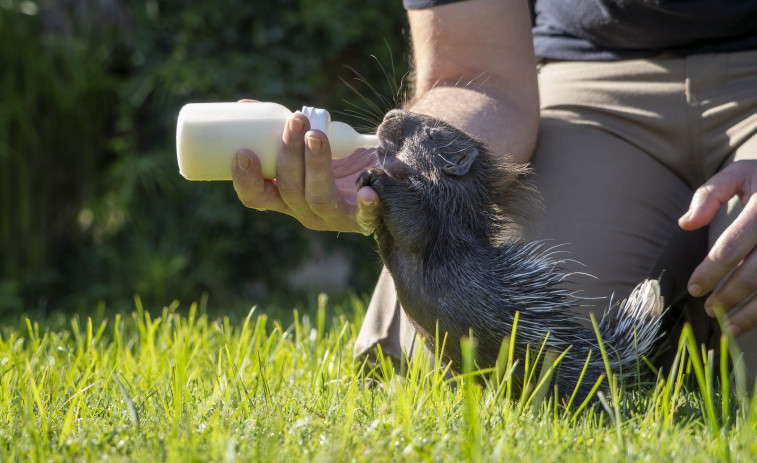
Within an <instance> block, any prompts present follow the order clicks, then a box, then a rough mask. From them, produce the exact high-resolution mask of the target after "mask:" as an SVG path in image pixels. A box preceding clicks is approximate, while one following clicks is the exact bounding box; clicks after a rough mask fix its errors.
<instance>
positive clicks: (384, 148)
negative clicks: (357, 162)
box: [357, 110, 663, 398]
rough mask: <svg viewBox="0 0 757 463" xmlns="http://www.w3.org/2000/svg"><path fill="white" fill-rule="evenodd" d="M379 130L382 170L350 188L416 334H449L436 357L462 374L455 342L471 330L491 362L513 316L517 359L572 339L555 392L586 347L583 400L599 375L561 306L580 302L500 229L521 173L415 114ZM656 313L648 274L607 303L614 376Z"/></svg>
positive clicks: (650, 333) (537, 254)
mask: <svg viewBox="0 0 757 463" xmlns="http://www.w3.org/2000/svg"><path fill="white" fill-rule="evenodd" d="M378 137H379V142H380V147H379V148H378V152H377V155H378V160H379V164H380V166H381V168H380V169H377V168H373V169H368V170H366V171H364V172H363V173H362V174H361V176H360V177H359V178H358V181H357V186H358V188H360V187H362V186H370V187H372V188H373V189H374V190H375V191H376V192H377V193H378V195H379V198H380V200H381V207H382V220H381V223H380V225H379V226H378V228H377V229H376V231H375V237H376V240H377V242H378V249H379V254H380V255H381V259H382V260H383V262H384V264H385V265H386V267H387V268H388V270H389V271H390V273H391V274H392V277H393V279H394V283H395V287H396V289H397V295H398V297H399V300H400V303H401V304H402V307H403V308H404V310H405V312H406V314H407V315H408V318H409V319H410V320H411V322H412V323H413V325H414V326H415V327H416V329H417V330H418V332H419V333H420V334H421V335H422V336H423V337H424V338H425V339H426V342H427V343H429V344H430V345H433V343H434V342H435V332H436V327H437V323H438V329H439V333H440V335H444V333H447V334H448V342H447V344H446V346H445V351H444V357H445V360H446V361H449V362H451V363H452V367H453V369H455V370H457V371H460V369H461V366H462V352H461V347H460V339H461V338H462V337H464V336H468V334H469V330H471V329H472V331H473V335H474V337H475V338H476V339H477V341H478V349H477V358H476V361H477V362H478V366H479V367H490V366H493V365H495V362H496V359H497V355H498V353H499V349H500V346H501V343H502V340H503V339H504V338H505V337H508V336H510V335H511V332H512V327H513V321H514V317H515V314H516V312H519V313H520V315H519V322H518V328H517V330H516V335H515V342H516V344H515V346H516V348H515V356H516V358H521V359H522V358H523V356H524V355H525V350H526V348H527V346H530V348H532V349H535V348H539V346H540V345H541V343H542V342H543V341H544V339H545V337H546V347H548V348H550V349H552V350H553V351H555V352H556V353H558V354H559V353H562V352H563V351H565V350H566V349H568V347H570V350H569V351H568V353H567V354H566V355H565V357H564V358H563V359H562V361H561V362H560V364H559V365H558V368H557V375H556V378H555V376H553V382H556V383H557V385H558V390H559V391H560V393H561V394H570V393H571V392H572V391H573V390H574V388H575V386H576V382H577V380H578V378H579V376H580V374H581V371H582V370H583V368H584V364H585V362H586V359H587V356H588V355H589V352H590V351H591V352H592V354H591V359H590V361H589V364H588V367H587V370H586V375H585V377H584V380H583V381H582V382H581V384H580V385H579V390H578V392H579V394H578V395H579V398H583V397H586V395H588V393H589V392H590V389H591V387H592V386H593V385H594V383H595V381H596V380H597V378H598V377H599V376H600V375H602V374H604V373H605V365H604V363H603V360H602V356H601V355H600V350H599V344H598V341H597V338H596V334H595V333H594V332H593V331H592V330H590V329H587V328H585V327H584V326H583V325H581V324H579V323H577V322H576V321H575V317H576V315H575V314H574V313H572V312H571V311H570V310H569V309H570V308H571V307H573V306H575V305H577V304H578V303H579V300H578V299H577V298H576V297H575V296H574V294H573V293H572V292H571V291H570V290H568V289H565V286H564V285H563V284H562V283H564V280H565V277H566V272H565V271H564V270H563V269H561V267H560V260H558V259H556V258H555V257H554V255H553V254H552V253H550V251H549V250H548V249H544V248H543V246H542V245H540V244H538V243H523V242H521V241H518V240H517V239H515V238H513V236H514V235H517V234H514V233H512V232H511V231H510V230H511V227H510V225H511V224H512V222H513V221H512V218H513V217H515V216H518V215H522V214H520V213H519V212H518V211H516V210H513V209H515V208H517V207H523V206H522V204H523V202H519V201H517V199H518V198H519V197H521V198H522V196H523V194H524V192H528V187H527V186H524V183H523V182H522V181H521V179H520V177H521V176H522V175H524V174H525V173H526V169H525V168H523V167H520V166H517V165H515V164H514V163H512V162H509V161H508V160H506V159H502V158H501V157H499V156H495V155H493V154H492V153H491V151H490V150H489V149H488V148H487V147H486V146H484V145H483V144H482V143H481V142H479V141H477V140H475V139H473V138H472V137H470V136H469V135H467V134H465V133H464V132H462V131H460V130H458V129H457V128H455V127H453V126H451V125H449V124H446V123H444V122H442V121H440V120H437V119H434V118H432V117H428V116H424V115H420V114H414V113H410V112H405V111H400V110H394V111H391V112H389V113H387V115H386V116H385V118H384V121H383V122H382V124H381V125H380V126H379V129H378ZM515 204H520V205H521V206H514V205H515ZM662 309H663V305H662V298H661V297H660V292H659V285H658V283H657V281H656V280H648V281H646V282H644V283H642V284H640V285H639V286H638V287H637V288H636V289H635V290H634V291H633V293H632V294H631V296H630V297H629V298H628V299H627V300H625V301H623V302H621V303H620V304H614V305H612V306H611V307H609V308H608V309H607V310H606V311H605V314H604V316H603V317H602V319H601V321H600V322H599V331H600V334H601V336H602V338H603V340H604V342H605V343H606V345H607V349H606V350H607V353H608V356H609V360H610V365H611V368H612V370H613V372H614V373H618V374H620V375H621V376H625V375H631V374H635V372H636V365H637V361H638V357H639V356H640V355H645V354H648V353H649V352H650V351H651V349H652V348H653V346H654V344H655V342H656V341H657V339H658V338H659V335H660V333H659V331H660V324H661V317H662V312H663V310H662ZM547 333H549V335H548V336H547ZM605 384H606V382H605Z"/></svg>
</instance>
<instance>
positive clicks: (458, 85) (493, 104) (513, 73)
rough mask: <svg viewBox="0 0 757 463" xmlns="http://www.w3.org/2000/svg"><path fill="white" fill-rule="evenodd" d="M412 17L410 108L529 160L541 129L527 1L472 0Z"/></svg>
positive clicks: (414, 13) (518, 159) (522, 160)
mask: <svg viewBox="0 0 757 463" xmlns="http://www.w3.org/2000/svg"><path fill="white" fill-rule="evenodd" d="M408 16H409V19H410V25H411V30H412V38H413V51H414V63H415V72H414V79H413V84H414V92H415V94H414V98H413V100H412V101H411V103H410V104H409V107H408V109H410V110H412V111H415V112H420V113H425V114H429V115H431V116H434V117H437V118H439V119H442V120H445V121H446V122H449V123H451V124H453V125H455V126H457V127H459V128H461V129H463V130H465V131H466V132H468V133H470V134H471V135H473V136H475V137H476V138H479V139H480V140H482V141H484V142H485V143H487V144H488V145H490V146H491V147H492V148H493V149H494V150H495V151H496V152H498V153H500V154H502V155H509V156H511V157H512V158H513V159H514V160H515V161H516V162H520V163H525V162H527V161H528V160H529V159H530V157H531V153H532V151H533V148H534V145H535V142H536V132H537V129H538V123H539V97H538V87H537V81H536V70H535V58H534V54H533V47H532V44H531V31H530V21H529V16H528V5H527V2H525V1H521V0H511V1H509V2H502V1H494V0H473V1H468V2H462V3H454V4H450V5H442V6H438V7H434V8H428V9H423V10H411V11H409V12H408Z"/></svg>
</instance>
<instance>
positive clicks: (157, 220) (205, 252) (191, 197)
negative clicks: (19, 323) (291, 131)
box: [0, 0, 408, 314]
mask: <svg viewBox="0 0 757 463" xmlns="http://www.w3.org/2000/svg"><path fill="white" fill-rule="evenodd" d="M405 35H406V16H405V13H404V11H403V10H402V6H401V2H400V1H399V0H394V1H391V2H385V1H383V0H321V1H312V0H310V1H306V0H278V1H266V2H264V1H252V2H250V1H235V0H216V1H213V2H206V1H200V0H160V1H158V0H130V1H127V0H78V1H77V0H51V1H47V2H45V1H41V0H40V1H36V2H34V1H28V0H27V1H19V0H0V63H2V65H0V257H1V265H2V266H1V267H0V314H2V313H6V314H7V313H8V312H10V311H22V310H25V311H28V310H38V311H42V312H44V311H46V310H48V309H47V308H48V307H50V308H56V309H57V308H63V309H72V310H80V309H83V308H86V307H91V306H92V305H93V304H95V303H96V302H97V301H100V300H103V301H108V303H109V304H113V303H118V301H130V300H131V298H132V295H133V294H135V293H137V294H139V295H140V296H141V298H142V299H143V300H144V301H145V302H146V303H148V304H167V303H169V302H170V301H172V300H174V299H180V300H181V301H182V302H191V301H194V300H197V299H199V298H200V297H201V295H202V294H203V293H208V294H210V298H211V301H212V302H214V303H216V305H225V306H228V307H232V306H235V305H239V304H243V305H249V304H251V303H281V304H291V303H294V302H296V299H297V298H300V297H306V296H307V295H303V294H294V293H293V292H292V291H290V290H289V288H288V287H287V281H286V278H285V275H286V274H287V272H289V271H290V270H291V269H293V268H296V267H297V266H298V265H299V264H300V263H302V262H303V261H305V260H307V259H308V258H309V256H311V255H312V254H313V253H314V252H321V253H326V254H329V253H341V254H344V255H345V256H347V258H348V259H349V260H350V261H351V263H352V264H353V273H352V277H351V281H350V287H351V288H352V289H354V290H355V291H356V292H363V291H369V290H370V288H371V286H372V285H373V282H374V279H375V277H376V275H377V272H378V269H379V261H378V258H377V256H376V253H375V251H374V250H373V242H372V240H371V239H370V238H367V237H363V236H358V235H350V234H339V235H337V234H335V233H326V232H313V231H309V230H305V229H303V228H302V227H301V226H300V225H299V224H298V223H297V222H296V221H294V220H292V219H290V218H288V217H286V216H283V215H280V214H275V213H267V214H264V213H257V212H254V211H249V210H246V209H245V208H244V207H243V206H242V205H241V203H240V202H239V201H238V200H237V198H236V195H235V193H234V191H233V188H232V185H231V183H229V182H199V183H198V182H187V181H186V180H184V179H183V178H181V177H180V176H179V174H178V169H177V166H176V158H175V145H174V143H175V142H174V140H175V139H174V136H175V123H176V116H177V114H178V111H179V109H180V108H181V106H182V105H183V104H185V103H188V102H202V101H235V100H237V99H240V98H245V97H246V98H256V99H260V100H265V101H276V102H279V103H282V104H284V105H286V106H288V107H290V108H292V109H296V108H299V107H300V106H302V105H303V104H307V105H309V106H317V107H324V108H328V109H329V110H331V111H332V114H335V115H337V116H336V117H335V118H336V119H340V120H344V121H346V122H348V123H351V124H353V125H356V126H360V125H365V123H364V121H360V120H355V119H350V118H349V117H347V116H345V115H339V114H340V111H349V110H350V109H351V108H354V107H358V108H367V106H368V103H366V102H363V101H362V100H361V99H360V97H359V96H358V95H356V94H355V93H353V92H352V91H351V90H350V88H349V86H348V85H347V84H345V83H344V82H342V81H341V80H340V79H346V80H347V81H350V82H351V83H350V85H355V86H356V87H357V88H358V90H359V91H360V93H363V94H365V95H368V96H371V95H370V93H371V90H370V89H369V88H368V87H367V86H366V85H364V84H361V83H360V82H357V81H354V80H353V78H354V77H355V74H354V73H353V70H352V69H354V70H355V71H356V72H358V73H359V74H361V75H362V76H364V77H365V80H366V81H367V82H370V83H371V84H372V85H374V86H375V87H376V88H377V89H378V91H379V93H380V94H383V95H384V96H386V97H387V98H389V99H390V100H391V99H392V93H393V92H394V91H395V90H396V89H395V85H396V84H397V83H399V81H400V80H401V79H402V77H403V75H404V74H405V73H406V71H407V62H408V56H407V51H405V50H406V49H407V46H406V42H407V37H406V36H405ZM392 53H393V54H392ZM382 67H383V69H382ZM387 73H388V74H389V77H387V75H385V74H387ZM373 99H374V101H375V100H376V98H375V97H373ZM377 104H379V105H380V106H381V108H382V109H389V108H388V107H387V106H389V105H391V103H386V102H383V103H382V102H377Z"/></svg>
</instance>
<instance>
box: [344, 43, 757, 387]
mask: <svg viewBox="0 0 757 463" xmlns="http://www.w3.org/2000/svg"><path fill="white" fill-rule="evenodd" d="M539 67H540V68H539V90H540V97H541V127H540V131H539V137H538V144H537V149H536V151H535V154H534V157H533V167H534V172H535V174H534V176H533V181H534V182H535V183H536V185H537V186H538V188H539V190H540V193H541V195H542V197H543V206H544V209H543V212H542V213H541V214H540V215H539V216H538V218H537V220H536V221H535V222H536V223H535V224H529V225H528V227H527V230H528V231H527V232H526V237H525V238H526V239H528V240H533V239H540V240H548V243H549V244H551V245H559V248H558V249H561V250H563V251H564V252H565V253H566V254H565V256H563V257H565V258H566V259H568V260H567V266H568V270H569V271H571V272H576V273H575V274H574V275H573V276H572V277H571V278H570V280H571V281H572V286H573V287H574V288H580V291H581V293H580V295H581V296H584V297H585V299H584V304H583V305H582V306H581V307H579V308H578V309H577V311H578V312H579V315H580V317H579V318H588V314H589V313H590V312H593V313H595V316H597V317H598V318H599V317H600V316H601V312H602V310H603V309H604V308H605V307H606V306H607V305H608V303H609V301H610V298H611V297H612V298H613V300H619V299H623V298H625V297H626V296H628V294H630V292H631V290H632V289H633V288H634V286H635V285H636V284H637V283H639V282H641V281H642V280H644V279H645V278H661V285H662V288H663V295H664V296H665V298H666V304H668V305H672V306H673V308H672V309H671V312H672V313H673V315H674V318H675V320H673V322H674V323H673V325H672V326H667V327H665V329H666V332H667V333H668V334H667V337H666V339H667V340H669V341H670V342H671V343H672V344H673V345H674V346H675V343H677V341H678V333H679V332H680V325H681V324H682V323H683V322H684V321H689V322H691V323H692V325H693V327H694V329H695V333H696V335H697V338H698V340H699V341H700V342H703V343H705V344H706V345H707V346H708V347H714V346H716V345H717V340H718V338H719V330H718V326H717V323H716V322H715V321H714V320H713V319H710V318H709V317H707V315H706V314H705V312H704V309H703V307H702V302H703V300H702V299H699V300H698V299H695V298H692V297H690V296H688V294H687V292H686V283H687V281H688V278H689V276H690V275H691V272H692V271H693V269H694V268H695V267H696V265H698V263H699V262H701V260H702V259H703V258H704V256H705V255H706V253H707V251H708V249H709V246H710V245H711V244H712V243H714V241H715V239H716V238H717V237H718V236H719V235H720V234H721V233H722V231H723V230H725V228H726V227H727V226H728V224H729V223H730V222H731V221H732V220H733V219H734V218H735V217H736V215H737V214H738V213H739V212H740V210H741V206H740V203H739V201H738V198H734V199H733V200H732V201H731V202H730V203H728V205H727V206H724V207H723V208H722V210H721V211H720V212H719V213H718V215H717V217H716V218H715V220H714V221H713V223H712V224H711V225H710V226H709V227H708V228H706V229H703V230H700V231H696V232H684V231H682V230H681V229H680V228H679V227H678V225H677V220H678V218H679V217H680V216H681V215H682V214H683V213H684V212H685V211H686V210H687V209H688V206H689V202H690V200H691V197H692V194H693V192H694V190H695V189H696V188H697V187H698V186H699V185H701V184H702V183H703V182H704V181H706V180H707V179H708V178H710V177H711V176H712V175H714V174H715V173H716V172H718V171H719V170H721V169H722V168H723V167H725V166H727V165H728V164H730V163H732V162H734V161H735V160H739V159H757V135H756V134H757V51H748V52H738V53H722V54H704V55H691V56H661V57H658V58H655V59H645V60H629V61H613V62H546V63H542V64H540V66H539ZM414 339H415V331H414V329H413V327H412V325H411V324H410V323H409V321H408V319H407V316H406V315H405V313H404V312H403V311H402V308H401V306H400V304H399V302H398V301H397V296H396V293H395V290H394V285H393V282H392V280H391V276H390V275H389V274H388V272H387V271H386V270H384V271H383V272H382V274H381V276H380V278H379V281H378V284H377V286H376V289H375V292H374V294H373V298H372V300H371V303H370V305H369V307H368V311H367V313H366V317H365V320H364V322H363V326H362V328H361V330H360V333H359V335H358V338H357V340H356V344H355V354H356V355H358V356H360V355H365V354H370V353H371V352H372V351H373V350H374V349H375V346H376V345H377V344H380V345H381V347H382V350H383V352H384V353H385V354H388V355H390V356H393V357H395V358H397V359H400V360H401V359H402V358H403V351H405V352H408V353H412V349H413V346H414V344H413V342H414ZM737 341H738V345H739V347H740V348H741V350H742V351H743V352H744V353H745V359H746V361H747V367H748V371H749V374H750V376H751V377H752V378H753V377H754V374H755V373H757V329H755V330H753V331H752V332H750V333H747V334H746V335H744V336H742V337H740V338H738V340H737ZM448 342H459V340H448Z"/></svg>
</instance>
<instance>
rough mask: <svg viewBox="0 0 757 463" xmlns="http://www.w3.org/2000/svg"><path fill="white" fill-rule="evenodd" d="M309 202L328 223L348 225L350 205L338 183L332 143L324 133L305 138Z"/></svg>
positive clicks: (315, 133) (312, 208)
mask: <svg viewBox="0 0 757 463" xmlns="http://www.w3.org/2000/svg"><path fill="white" fill-rule="evenodd" d="M305 200H306V201H307V204H308V206H309V207H310V210H311V211H313V213H314V214H316V215H317V216H319V217H321V218H322V219H323V220H324V221H325V222H327V223H328V222H336V221H344V219H345V206H346V204H345V202H344V200H343V199H342V195H341V193H340V192H339V190H338V189H337V187H336V184H335V183H334V172H333V169H332V166H331V149H330V145H329V141H328V139H327V138H326V136H325V135H324V134H323V133H322V132H320V131H313V130H311V131H309V132H308V133H306V134H305Z"/></svg>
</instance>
